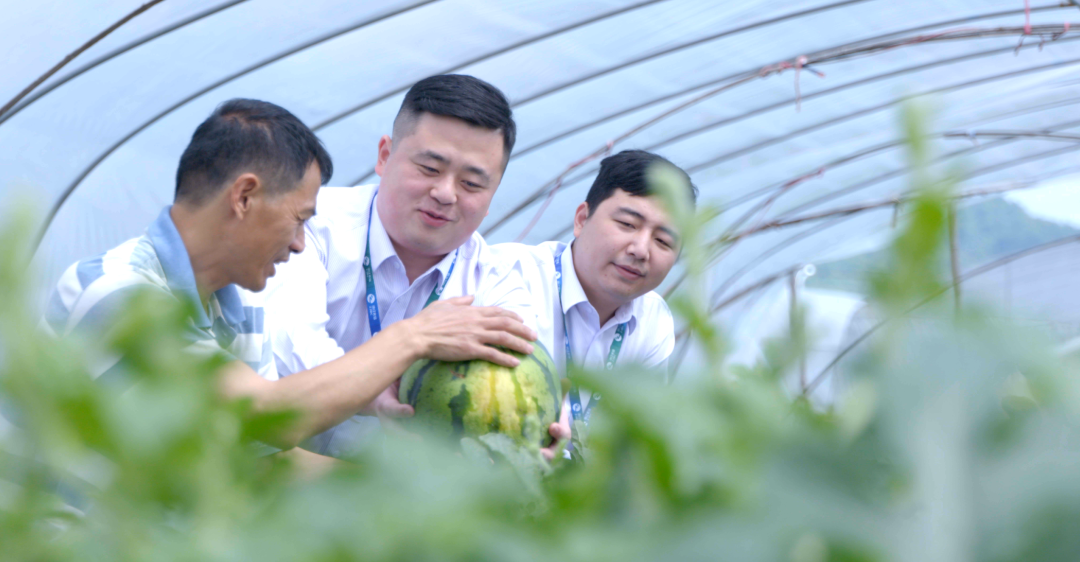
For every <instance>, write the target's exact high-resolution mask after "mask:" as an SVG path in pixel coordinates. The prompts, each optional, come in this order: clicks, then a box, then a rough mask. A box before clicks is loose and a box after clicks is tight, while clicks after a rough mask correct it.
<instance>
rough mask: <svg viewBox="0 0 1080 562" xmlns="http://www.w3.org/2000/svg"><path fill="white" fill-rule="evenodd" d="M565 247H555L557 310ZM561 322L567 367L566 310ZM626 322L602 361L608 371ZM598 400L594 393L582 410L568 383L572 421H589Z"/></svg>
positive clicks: (574, 387)
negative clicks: (557, 290) (557, 288)
mask: <svg viewBox="0 0 1080 562" xmlns="http://www.w3.org/2000/svg"><path fill="white" fill-rule="evenodd" d="M565 249H566V244H559V246H558V247H557V248H556V249H555V284H556V285H558V287H559V310H562V282H563V274H562V255H563V251H564V250H565ZM562 324H563V344H564V345H565V348H566V350H565V352H566V367H569V366H570V364H571V363H572V362H573V352H572V351H571V350H570V329H569V326H568V325H567V323H566V312H565V311H564V312H563V315H562ZM626 325H627V323H626V322H623V323H621V324H619V327H618V328H616V329H615V337H614V338H612V340H611V349H610V350H608V355H607V359H606V360H605V361H604V369H606V370H608V371H610V370H612V369H614V368H615V362H616V361H618V360H619V351H620V350H622V342H623V339H625V337H626ZM599 401H600V395H599V394H596V393H594V394H593V395H592V399H591V400H589V406H588V407H587V408H585V409H584V410H582V408H581V392H580V391H579V390H578V387H577V385H576V384H571V385H570V415H571V416H573V418H574V421H584V422H585V423H588V422H589V414H590V413H592V407H593V405H594V404H596V403H597V402H599Z"/></svg>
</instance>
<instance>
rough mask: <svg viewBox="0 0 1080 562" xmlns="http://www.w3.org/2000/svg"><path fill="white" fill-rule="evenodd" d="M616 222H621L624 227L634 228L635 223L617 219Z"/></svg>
mask: <svg viewBox="0 0 1080 562" xmlns="http://www.w3.org/2000/svg"><path fill="white" fill-rule="evenodd" d="M615 222H617V223H619V224H620V225H622V226H623V227H624V228H634V225H632V224H630V223H628V222H626V221H619V220H617V221H615Z"/></svg>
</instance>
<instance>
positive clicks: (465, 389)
mask: <svg viewBox="0 0 1080 562" xmlns="http://www.w3.org/2000/svg"><path fill="white" fill-rule="evenodd" d="M533 348H534V351H533V353H532V355H522V354H519V353H514V352H512V351H507V352H508V353H511V354H513V355H514V356H516V357H517V358H518V359H520V360H521V364H520V365H518V366H517V367H516V368H514V369H510V368H507V367H503V366H501V365H496V364H494V363H489V362H487V361H482V360H475V361H454V362H442V361H435V360H432V359H423V360H420V361H417V362H416V363H414V364H413V365H412V366H411V367H409V369H408V370H406V371H405V373H404V374H403V375H402V376H401V387H400V389H399V391H398V399H399V400H400V401H401V402H402V403H403V404H409V405H411V406H412V407H413V408H414V409H415V410H416V415H415V416H414V417H413V419H412V420H410V422H409V424H410V426H412V427H413V428H414V429H419V430H421V431H424V432H425V433H434V434H436V435H443V436H446V437H448V438H452V439H461V438H462V437H479V436H480V435H485V434H488V433H502V434H505V435H507V436H509V437H510V438H512V439H514V440H515V441H516V442H518V443H521V444H530V443H539V444H541V445H545V446H546V445H548V444H550V442H551V436H550V435H548V432H547V427H548V426H549V425H551V424H552V423H554V422H555V421H557V420H558V419H559V413H560V409H561V406H562V385H561V384H560V382H559V379H558V378H557V377H556V376H555V373H556V369H555V363H554V362H553V361H552V360H551V355H550V354H549V353H548V351H547V349H545V348H544V346H543V344H541V343H540V342H534V343H533Z"/></svg>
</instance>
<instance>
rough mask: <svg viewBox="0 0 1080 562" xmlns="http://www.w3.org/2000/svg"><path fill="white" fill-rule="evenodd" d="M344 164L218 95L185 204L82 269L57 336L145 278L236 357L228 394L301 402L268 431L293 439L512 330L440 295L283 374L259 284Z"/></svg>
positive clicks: (60, 297)
mask: <svg viewBox="0 0 1080 562" xmlns="http://www.w3.org/2000/svg"><path fill="white" fill-rule="evenodd" d="M332 171H333V167H332V163H331V160H330V156H329V154H327V152H326V150H325V149H324V148H323V146H322V144H321V142H320V141H319V139H318V138H317V137H316V136H315V134H314V133H313V132H311V130H310V129H308V128H307V126H305V125H304V124H303V123H302V122H301V121H300V120H299V119H297V118H296V117H295V116H293V115H292V114H291V113H289V112H288V111H286V110H285V109H282V108H281V107H278V106H276V105H274V104H271V103H267V102H263V101H257V100H244V99H240V100H231V101H228V102H226V103H224V104H222V105H220V106H219V107H218V108H217V109H216V110H215V111H214V112H213V114H211V115H210V117H209V118H207V119H206V121H204V122H203V123H202V124H201V125H199V127H198V128H197V129H196V130H195V133H194V135H193V136H192V139H191V142H190V144H189V145H188V147H187V149H185V151H184V153H183V155H182V156H181V158H180V165H179V169H178V170H177V186H176V197H175V202H174V204H173V205H171V206H169V207H166V208H165V209H164V210H162V212H161V214H160V215H159V216H158V218H157V220H155V221H154V223H153V224H151V225H150V227H149V228H148V229H147V231H146V234H144V235H143V236H140V237H138V238H134V239H132V240H129V241H127V242H125V243H124V244H121V245H120V246H118V247H116V248H113V249H112V250H109V251H108V252H105V253H104V254H101V255H99V256H96V257H93V258H89V259H86V260H83V261H80V262H78V263H76V264H75V265H73V266H72V267H70V268H69V269H68V270H67V271H66V272H65V273H64V274H63V276H62V277H61V279H60V281H59V283H58V285H57V288H56V291H55V293H54V294H53V297H52V300H51V302H50V304H49V308H48V312H47V314H46V316H45V319H44V322H43V325H44V328H45V329H46V330H47V331H50V332H52V333H54V334H56V335H66V334H68V333H71V332H72V331H73V330H83V329H95V328H104V329H107V328H108V325H109V322H110V321H112V320H113V319H114V316H115V312H116V309H117V307H118V306H119V305H121V304H122V303H123V302H124V301H125V300H127V298H128V297H129V296H130V294H131V293H133V292H134V291H136V290H139V289H143V290H145V289H147V288H149V289H151V290H160V291H162V292H164V293H166V294H169V295H171V296H173V297H175V298H177V299H180V300H189V301H191V302H192V303H194V304H195V305H196V307H195V316H194V317H193V318H191V326H190V328H191V329H190V330H189V331H188V332H187V335H188V337H189V338H190V341H191V346H190V347H189V351H191V352H196V353H208V354H217V353H224V354H226V355H227V356H228V357H229V358H231V359H233V361H232V362H231V363H230V364H229V365H228V366H227V367H226V368H225V369H224V374H223V379H222V383H223V384H222V386H223V389H224V392H225V394H226V395H227V396H230V397H248V398H251V399H252V405H253V408H254V410H255V411H256V412H267V411H280V410H292V411H295V412H296V413H298V414H299V420H298V422H297V423H296V424H295V425H294V426H293V427H292V428H290V429H289V430H288V431H286V432H284V433H282V434H281V435H278V436H276V438H273V439H271V440H270V441H271V444H273V445H277V446H280V447H283V448H290V447H293V446H295V445H296V444H297V443H298V442H300V441H301V440H303V439H306V438H307V437H310V436H311V435H314V434H316V433H318V432H320V431H323V430H325V429H327V428H329V427H332V426H334V425H335V424H337V423H339V422H341V421H342V420H344V419H347V418H348V417H349V416H351V415H353V414H355V413H356V412H357V411H359V410H360V409H361V408H362V407H364V406H365V405H367V404H368V403H369V402H371V400H372V399H373V398H375V397H376V396H378V395H379V393H380V392H382V391H383V390H384V389H385V388H386V387H387V386H388V385H389V384H391V382H393V381H394V379H396V378H397V376H398V375H399V374H400V373H401V371H403V370H404V369H405V368H407V367H408V366H409V365H410V364H412V362H413V361H415V360H416V359H419V358H421V357H433V358H440V359H447V360H455V359H471V358H473V357H474V355H473V354H471V353H470V350H473V349H475V348H477V347H483V346H484V344H486V343H489V342H491V341H498V342H501V341H502V339H503V338H509V337H512V336H511V335H510V334H507V333H505V332H502V331H499V330H487V331H481V330H473V331H471V332H466V331H461V330H458V329H456V328H457V325H456V323H457V322H459V321H461V320H462V319H464V320H465V321H468V320H472V319H475V318H474V317H475V316H477V315H478V313H473V314H474V316H470V315H469V314H462V312H461V311H459V310H457V309H456V308H454V307H448V306H443V307H438V308H436V307H432V309H431V310H429V311H427V312H426V314H427V317H426V320H427V321H426V322H425V323H423V325H422V326H421V327H420V328H419V329H417V330H414V331H411V332H410V331H404V330H387V331H386V332H384V333H382V334H380V336H379V338H378V343H376V342H375V341H373V342H372V345H367V346H363V347H360V348H357V349H354V350H352V351H351V352H350V353H348V354H343V356H341V357H340V358H338V359H337V360H335V361H330V362H327V363H325V364H321V365H319V366H318V367H316V368H313V369H310V370H306V371H305V372H302V373H297V374H295V375H293V376H290V377H288V378H284V379H280V380H279V379H278V373H277V370H276V363H275V361H274V358H273V353H272V348H271V342H270V339H269V331H268V330H267V329H266V326H267V325H268V324H270V323H272V322H273V321H274V319H273V318H272V316H270V317H268V316H265V315H264V313H263V308H262V304H261V302H260V295H258V294H256V293H254V292H257V291H260V290H262V289H263V287H264V286H265V285H266V281H267V279H268V278H270V277H271V276H273V275H274V273H275V267H276V266H277V265H278V264H281V263H283V262H285V261H287V260H288V259H289V255H290V254H291V253H301V252H303V251H304V247H305V240H304V224H305V222H306V221H307V220H308V219H310V218H311V217H312V216H314V214H315V212H316V205H315V202H316V196H317V194H318V191H319V187H320V186H321V185H322V184H323V183H324V182H325V181H326V180H327V179H328V178H329V177H330V175H331V174H332ZM242 289H246V290H242ZM253 291H254V292H253ZM458 308H464V307H458ZM487 312H488V313H490V314H500V313H501V314H503V316H502V317H503V318H506V319H507V322H505V323H503V324H502V325H501V326H500V328H507V329H510V330H511V331H512V333H515V334H518V333H525V331H526V330H527V328H525V326H524V325H521V324H520V323H517V324H516V325H515V324H514V323H513V319H512V318H510V315H509V313H505V312H502V311H497V310H488V311H487ZM125 367H126V360H125V358H123V357H119V358H116V359H115V361H114V362H113V364H111V365H105V366H102V368H101V369H99V371H98V372H96V373H94V374H95V375H96V376H97V377H98V379H99V380H103V379H110V380H114V381H119V382H120V383H121V384H123V383H124V382H126V381H125V378H126V373H125V371H126V368H125ZM290 455H291V456H293V457H294V458H295V459H296V460H298V461H300V462H302V463H304V466H305V467H308V468H315V467H316V466H317V465H321V464H324V463H326V462H330V461H331V459H319V458H318V457H316V456H315V455H312V454H311V453H308V452H306V451H302V450H299V449H296V450H294V451H292V452H290ZM312 463H314V464H312Z"/></svg>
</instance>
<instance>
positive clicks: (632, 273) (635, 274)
mask: <svg viewBox="0 0 1080 562" xmlns="http://www.w3.org/2000/svg"><path fill="white" fill-rule="evenodd" d="M614 265H615V269H618V270H619V272H620V273H622V274H623V275H624V276H626V277H629V278H631V279H640V278H642V277H645V274H644V273H642V272H640V271H638V270H636V269H634V268H632V267H627V266H625V265H619V264H614Z"/></svg>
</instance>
